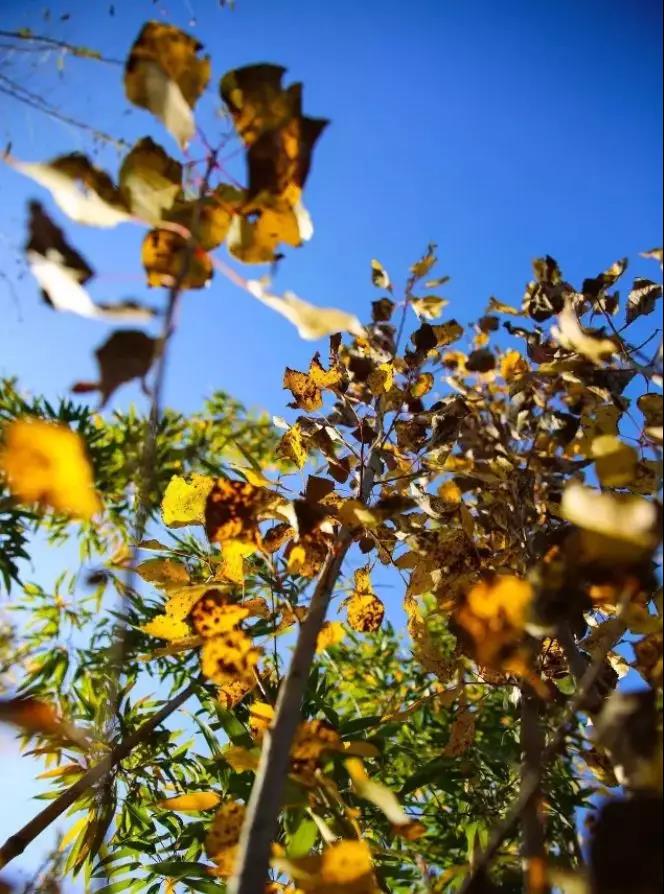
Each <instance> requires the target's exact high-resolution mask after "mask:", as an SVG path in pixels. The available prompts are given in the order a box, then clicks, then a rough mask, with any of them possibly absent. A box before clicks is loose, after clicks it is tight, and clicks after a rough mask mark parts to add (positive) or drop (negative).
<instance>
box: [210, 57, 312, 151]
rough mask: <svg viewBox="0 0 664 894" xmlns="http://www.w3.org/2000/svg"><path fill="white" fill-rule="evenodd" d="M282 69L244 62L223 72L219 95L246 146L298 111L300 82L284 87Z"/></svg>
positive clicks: (300, 90)
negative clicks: (239, 66) (242, 65)
mask: <svg viewBox="0 0 664 894" xmlns="http://www.w3.org/2000/svg"><path fill="white" fill-rule="evenodd" d="M285 72H286V69H285V68H282V67H281V66H280V65H269V64H262V65H247V66H245V67H243V68H235V69H233V70H231V71H228V72H226V74H225V75H224V76H223V78H222V79H221V82H220V84H219V91H220V93H221V98H222V99H223V101H224V102H225V103H226V105H227V107H228V110H229V112H230V113H231V116H232V118H233V123H234V124H235V129H236V130H237V132H238V134H239V135H240V137H241V138H242V140H243V141H244V143H245V145H247V146H251V145H253V144H254V143H255V142H256V140H257V139H258V138H259V137H260V136H261V134H263V133H265V131H268V130H274V129H276V128H278V127H279V126H280V125H282V124H284V123H285V122H286V121H288V120H289V119H290V118H292V117H293V116H295V115H299V114H300V112H301V107H302V85H301V84H291V85H290V87H288V88H287V89H285V90H284V88H283V87H282V83H281V82H282V79H283V76H284V74H285Z"/></svg>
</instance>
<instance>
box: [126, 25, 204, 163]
mask: <svg viewBox="0 0 664 894" xmlns="http://www.w3.org/2000/svg"><path fill="white" fill-rule="evenodd" d="M201 48H202V45H201V44H200V43H199V42H198V41H197V40H196V39H195V38H193V37H191V36H190V35H189V34H185V32H184V31H181V30H180V29H179V28H176V27H174V26H173V25H167V24H164V23H162V22H154V21H152V22H146V24H145V25H144V26H143V28H142V29H141V32H140V34H139V35H138V37H137V38H136V41H135V42H134V45H133V46H132V48H131V52H130V54H129V58H128V59H127V64H126V66H125V76H124V85H125V92H126V94H127V98H128V99H129V100H130V101H131V102H133V103H134V104H135V105H137V106H140V107H141V108H144V109H148V111H150V112H152V113H153V114H154V115H156V116H157V118H159V119H160V120H161V121H162V122H163V123H164V125H165V126H166V129H167V130H168V131H169V132H170V133H171V134H172V135H173V136H174V137H175V139H176V140H177V141H178V143H179V144H180V145H181V146H186V145H187V143H188V142H189V140H190V139H191V137H192V136H193V135H194V132H195V124H194V117H193V115H192V111H191V110H192V109H193V107H194V105H195V104H196V100H197V99H198V98H199V96H200V95H201V93H202V92H203V90H204V89H205V87H206V85H207V83H208V81H209V80H210V60H209V58H208V57H205V58H203V59H199V58H198V56H197V54H198V52H199V50H200V49H201Z"/></svg>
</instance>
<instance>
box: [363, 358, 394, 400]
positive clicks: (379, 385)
mask: <svg viewBox="0 0 664 894" xmlns="http://www.w3.org/2000/svg"><path fill="white" fill-rule="evenodd" d="M393 383H394V367H393V366H392V364H391V363H381V364H380V366H378V367H376V369H374V370H372V372H370V373H369V377H368V379H367V385H368V386H369V390H370V391H371V392H372V393H373V394H386V393H387V392H388V391H389V390H390V389H391V388H392V385H393Z"/></svg>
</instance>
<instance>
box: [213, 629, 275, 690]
mask: <svg viewBox="0 0 664 894" xmlns="http://www.w3.org/2000/svg"><path fill="white" fill-rule="evenodd" d="M260 654H261V653H260V650H259V649H257V648H255V647H254V645H253V643H252V641H251V639H250V638H249V637H248V636H247V635H246V634H245V633H243V632H242V631H241V630H229V631H228V632H226V633H223V634H222V635H221V636H213V637H211V638H210V639H206V640H205V642H204V643H203V647H202V649H201V671H202V673H203V675H204V676H205V677H207V679H208V680H211V681H212V682H213V683H217V684H218V685H219V686H225V685H227V684H229V683H234V682H236V681H240V682H247V683H248V682H249V681H251V680H253V675H254V668H255V667H256V665H257V663H258V660H259V658H260Z"/></svg>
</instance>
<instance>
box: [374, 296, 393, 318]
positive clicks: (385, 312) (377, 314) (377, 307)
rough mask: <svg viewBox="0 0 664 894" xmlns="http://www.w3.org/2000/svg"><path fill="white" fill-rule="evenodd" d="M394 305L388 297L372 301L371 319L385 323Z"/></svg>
mask: <svg viewBox="0 0 664 894" xmlns="http://www.w3.org/2000/svg"><path fill="white" fill-rule="evenodd" d="M395 307H396V304H395V303H394V301H391V300H390V299H389V298H379V299H378V301H372V302H371V319H372V320H373V321H374V323H386V322H387V321H388V320H389V319H390V317H391V316H392V313H393V311H394V308H395Z"/></svg>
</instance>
